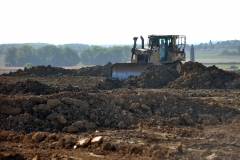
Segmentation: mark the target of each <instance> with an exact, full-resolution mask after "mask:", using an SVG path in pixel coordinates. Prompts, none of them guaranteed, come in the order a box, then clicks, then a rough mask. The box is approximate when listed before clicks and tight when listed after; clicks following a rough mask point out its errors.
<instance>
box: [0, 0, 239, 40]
mask: <svg viewBox="0 0 240 160" xmlns="http://www.w3.org/2000/svg"><path fill="white" fill-rule="evenodd" d="M239 6H240V0H145V1H143V0H0V44H3V43H35V42H42V43H50V44H66V43H82V44H132V43H133V37H135V36H137V37H139V36H140V35H142V36H143V37H144V38H145V39H146V38H147V36H148V35H150V34H165V35H166V34H168V35H186V36H187V43H189V44H191V43H199V42H209V40H210V39H211V40H212V41H218V40H233V39H238V40H240V9H239Z"/></svg>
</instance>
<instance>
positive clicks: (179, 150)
mask: <svg viewBox="0 0 240 160" xmlns="http://www.w3.org/2000/svg"><path fill="white" fill-rule="evenodd" d="M177 151H178V152H181V153H182V152H183V146H182V144H180V145H178V146H177Z"/></svg>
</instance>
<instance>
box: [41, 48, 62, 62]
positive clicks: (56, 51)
mask: <svg viewBox="0 0 240 160" xmlns="http://www.w3.org/2000/svg"><path fill="white" fill-rule="evenodd" d="M37 56H38V57H39V59H40V61H41V63H42V64H43V65H53V66H58V64H59V63H61V60H62V59H61V49H60V48H58V47H56V46H55V45H48V46H44V47H41V48H39V49H38V50H37Z"/></svg>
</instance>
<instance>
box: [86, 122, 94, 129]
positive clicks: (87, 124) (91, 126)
mask: <svg viewBox="0 0 240 160" xmlns="http://www.w3.org/2000/svg"><path fill="white" fill-rule="evenodd" d="M85 128H86V129H94V128H96V125H95V124H94V123H91V122H87V123H85Z"/></svg>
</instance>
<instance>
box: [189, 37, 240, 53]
mask: <svg viewBox="0 0 240 160" xmlns="http://www.w3.org/2000/svg"><path fill="white" fill-rule="evenodd" d="M190 48H191V45H186V51H190ZM194 50H195V51H198V52H211V51H221V54H222V55H238V54H240V40H227V41H218V42H215V43H213V42H212V41H211V40H210V41H209V43H200V44H195V45H194Z"/></svg>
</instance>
